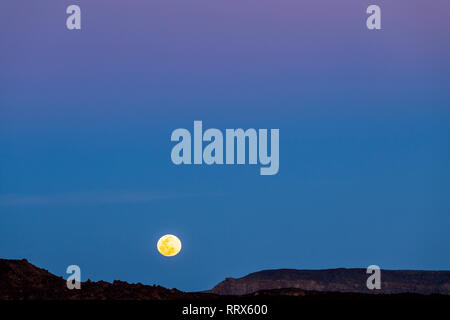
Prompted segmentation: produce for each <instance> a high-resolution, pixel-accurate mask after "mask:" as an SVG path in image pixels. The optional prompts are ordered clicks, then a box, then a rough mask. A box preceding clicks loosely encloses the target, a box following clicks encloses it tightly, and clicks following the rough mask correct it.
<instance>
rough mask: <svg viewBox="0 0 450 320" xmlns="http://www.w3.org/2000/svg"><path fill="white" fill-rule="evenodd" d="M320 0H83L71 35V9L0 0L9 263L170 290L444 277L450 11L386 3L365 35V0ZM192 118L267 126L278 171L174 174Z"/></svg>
mask: <svg viewBox="0 0 450 320" xmlns="http://www.w3.org/2000/svg"><path fill="white" fill-rule="evenodd" d="M324 2H326V3H327V4H328V5H323V4H322V5H320V6H319V5H318V4H315V3H314V2H313V1H306V2H304V3H303V2H302V3H299V2H292V1H288V0H283V1H281V2H280V4H279V5H278V4H277V7H276V9H274V3H273V2H271V1H262V2H259V5H258V6H255V3H254V2H252V1H248V2H245V3H243V4H242V5H241V4H240V3H238V2H237V1H231V2H228V3H226V4H225V3H223V2H217V3H216V2H214V4H211V2H208V3H206V1H203V0H202V1H200V0H196V1H193V2H192V3H190V4H189V6H188V7H186V6H187V5H186V4H184V3H183V2H179V1H176V2H175V3H174V4H173V5H172V6H170V7H169V5H168V4H167V3H166V2H163V1H155V2H142V1H137V0H133V1H128V2H123V1H96V2H95V3H92V2H87V1H80V5H81V7H82V10H83V12H85V13H86V17H85V19H84V20H83V21H85V24H84V25H83V29H82V30H81V32H78V33H76V32H72V31H67V30H65V29H64V27H65V7H66V5H69V4H71V3H69V2H67V3H63V2H61V3H60V2H58V3H54V2H51V1H42V2H40V3H39V4H27V6H31V7H33V6H39V8H37V7H36V8H34V9H36V10H37V9H39V10H41V11H40V12H41V14H34V12H35V10H31V9H32V8H31V9H30V8H29V7H26V6H25V4H24V3H23V2H17V1H6V2H3V3H2V5H1V6H2V7H3V8H1V9H2V10H0V27H1V29H0V30H1V31H0V36H1V42H0V45H1V47H0V49H1V50H0V70H2V72H0V253H1V257H2V258H27V259H29V260H30V261H31V262H32V263H34V264H36V265H38V266H40V267H43V268H46V269H49V270H50V271H51V272H53V273H56V274H58V275H64V272H65V268H66V267H67V266H68V265H70V264H78V265H79V266H80V267H81V270H82V277H83V278H84V280H86V279H87V278H90V279H93V280H101V279H103V280H107V281H112V280H114V279H120V280H125V281H131V282H142V283H146V284H153V283H157V284H160V285H163V286H167V287H177V288H179V289H182V290H204V289H208V288H210V287H212V286H213V285H214V284H216V283H218V282H219V281H221V280H223V279H224V278H225V277H238V276H243V275H245V274H247V273H250V272H254V271H258V270H262V269H268V268H299V269H304V268H314V269H316V268H333V267H367V266H368V265H371V264H377V265H380V266H381V267H382V268H390V269H449V268H450V255H449V254H448V252H449V251H450V236H449V233H448V230H449V229H450V214H449V213H450V200H449V199H450V196H449V190H450V165H449V163H450V150H449V148H448V146H449V143H450V90H449V89H450V78H449V72H450V58H449V57H450V40H449V38H448V35H447V30H449V27H450V22H449V20H448V19H440V18H439V17H446V16H448V13H449V12H450V5H449V4H448V3H447V2H446V1H434V2H433V5H429V4H426V3H425V2H424V1H412V2H411V1H409V2H406V1H398V2H396V3H395V4H392V3H390V2H386V1H379V2H380V5H381V7H382V10H383V22H382V23H383V24H382V25H383V30H381V31H379V32H378V31H375V32H370V31H368V30H367V29H365V8H366V6H367V5H368V4H369V3H367V4H366V3H361V2H360V1H348V2H345V3H344V4H342V6H338V5H337V4H335V3H334V2H332V1H328V2H327V1H324ZM277 3H278V2H277ZM406 3H412V4H413V5H411V6H410V7H409V9H408V10H406V9H404V8H405V4H406ZM3 9H5V10H3ZM200 9H201V10H200ZM294 9H295V10H294ZM336 12H339V13H341V14H339V15H336V14H335V13H336ZM250 13H251V14H250ZM119 16H120V17H121V19H118V18H117V17H119ZM417 21H421V22H422V23H420V24H419V23H417ZM194 120H202V121H203V125H204V127H205V128H219V129H222V130H225V129H226V128H244V129H246V128H269V129H270V128H279V129H280V171H279V173H278V174H277V175H275V176H260V175H259V165H257V166H175V165H173V164H172V162H171V160H170V151H171V148H172V147H173V143H171V142H170V134H171V132H172V131H173V130H174V129H176V128H180V127H182V128H187V129H189V130H191V131H192V126H193V121H194ZM166 233H173V234H176V235H177V236H179V238H180V239H181V240H182V242H183V250H182V251H181V253H180V254H179V255H178V256H176V257H174V258H171V259H167V258H164V257H162V256H160V255H159V254H158V253H157V251H156V247H155V246H156V241H157V240H158V238H159V237H160V236H161V235H163V234H166Z"/></svg>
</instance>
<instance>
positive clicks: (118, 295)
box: [0, 259, 190, 300]
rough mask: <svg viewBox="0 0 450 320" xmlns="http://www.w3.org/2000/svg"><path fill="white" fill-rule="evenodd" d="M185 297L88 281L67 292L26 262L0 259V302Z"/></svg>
mask: <svg viewBox="0 0 450 320" xmlns="http://www.w3.org/2000/svg"><path fill="white" fill-rule="evenodd" d="M186 295H189V294H187V293H184V292H181V291H178V290H176V289H172V290H169V289H166V288H163V287H160V286H145V285H142V284H129V283H127V282H123V281H114V282H113V283H108V282H104V281H98V282H92V281H87V282H82V284H81V290H69V289H67V286H66V280H64V279H63V278H61V277H58V276H55V275H53V274H51V273H50V272H48V271H47V270H44V269H40V268H38V267H35V266H34V265H32V264H31V263H29V262H28V261H27V260H25V259H24V260H5V259H0V300H174V299H184V298H185V297H186ZM189 297H190V295H189Z"/></svg>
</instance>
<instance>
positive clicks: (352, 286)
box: [0, 259, 450, 303]
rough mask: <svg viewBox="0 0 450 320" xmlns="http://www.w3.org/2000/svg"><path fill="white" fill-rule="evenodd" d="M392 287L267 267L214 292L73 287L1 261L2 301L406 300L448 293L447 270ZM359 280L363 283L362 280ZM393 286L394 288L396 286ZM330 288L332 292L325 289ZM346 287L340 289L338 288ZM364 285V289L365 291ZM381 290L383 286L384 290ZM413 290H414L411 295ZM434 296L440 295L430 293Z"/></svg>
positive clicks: (353, 272)
mask: <svg viewBox="0 0 450 320" xmlns="http://www.w3.org/2000/svg"><path fill="white" fill-rule="evenodd" d="M383 276H384V277H385V280H386V281H388V282H387V284H386V286H388V285H389V289H384V290H385V291H383V292H381V293H386V291H387V290H389V292H390V293H394V292H402V293H406V292H409V293H408V294H406V295H405V294H403V295H391V294H379V295H369V294H362V291H364V289H362V286H364V287H365V281H366V279H367V275H366V273H365V269H334V270H317V271H312V270H287V269H285V270H267V271H261V272H256V273H252V274H249V275H248V276H246V277H243V278H240V279H232V278H227V279H226V280H225V281H223V282H221V283H219V284H218V285H217V286H216V287H214V289H212V290H210V292H207V293H205V292H203V293H202V292H182V291H179V290H177V289H167V288H164V287H161V286H157V285H152V286H149V285H143V284H140V283H138V284H129V283H127V282H124V281H117V280H115V281H114V282H112V283H109V282H105V281H97V282H93V281H89V280H88V281H86V282H82V283H81V290H76V289H74V290H69V289H67V286H66V280H65V279H63V278H62V277H58V276H56V275H53V274H51V273H50V272H48V271H47V270H44V269H41V268H38V267H36V266H34V265H32V264H31V263H29V262H28V261H27V260H25V259H23V260H5V259H0V300H151V301H163V300H165V301H195V302H198V301H210V302H211V301H216V302H223V301H231V302H238V303H242V302H247V301H249V302H252V301H253V302H254V301H255V300H257V301H261V300H264V299H269V300H270V301H274V299H284V300H283V301H285V300H286V299H288V300H289V299H316V300H321V299H335V298H338V299H344V300H345V299H349V300H354V299H355V298H357V299H363V300H364V299H365V300H367V299H378V298H382V299H388V300H391V299H397V300H398V299H399V298H400V299H403V298H408V299H409V298H411V297H415V298H417V299H424V298H425V299H428V298H427V296H424V295H419V294H418V293H422V294H429V293H435V294H440V296H439V297H449V296H448V295H449V292H450V290H449V289H450V272H449V271H382V280H383ZM360 282H361V283H360ZM394 285H395V286H396V287H394ZM326 291H329V292H326ZM336 291H342V292H336ZM367 291H368V290H367V289H365V291H364V293H367ZM381 291H382V290H381ZM411 293H413V294H411ZM431 298H433V299H435V298H436V295H434V296H431Z"/></svg>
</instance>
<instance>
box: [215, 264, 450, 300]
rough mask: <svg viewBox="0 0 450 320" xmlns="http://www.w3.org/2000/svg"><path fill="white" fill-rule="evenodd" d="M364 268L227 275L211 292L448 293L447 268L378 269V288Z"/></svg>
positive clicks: (234, 293) (232, 293)
mask: <svg viewBox="0 0 450 320" xmlns="http://www.w3.org/2000/svg"><path fill="white" fill-rule="evenodd" d="M369 276H370V274H367V273H366V269H344V268H340V269H326V270H295V269H278V270H264V271H260V272H255V273H251V274H249V275H247V276H245V277H242V278H239V279H235V278H226V279H225V280H224V281H222V282H221V283H219V284H218V285H216V286H215V287H214V288H213V289H211V290H210V291H208V292H210V293H215V294H223V295H245V294H250V293H252V292H256V291H261V290H272V289H283V288H298V289H302V290H306V291H324V292H352V293H367V294H370V293H375V294H398V293H417V294H443V295H449V294H450V271H420V270H381V289H380V290H369V289H368V288H367V285H366V281H367V278H368V277H369Z"/></svg>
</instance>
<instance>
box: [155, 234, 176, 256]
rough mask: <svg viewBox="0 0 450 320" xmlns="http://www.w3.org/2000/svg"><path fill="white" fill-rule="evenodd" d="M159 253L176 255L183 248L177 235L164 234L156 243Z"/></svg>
mask: <svg viewBox="0 0 450 320" xmlns="http://www.w3.org/2000/svg"><path fill="white" fill-rule="evenodd" d="M156 247H157V248H158V251H159V253H161V254H162V255H163V256H165V257H173V256H176V255H177V254H178V253H179V252H180V250H181V241H180V239H178V237H177V236H174V235H173V234H166V235H165V236H162V237H161V238H159V240H158V244H157V245H156Z"/></svg>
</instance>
